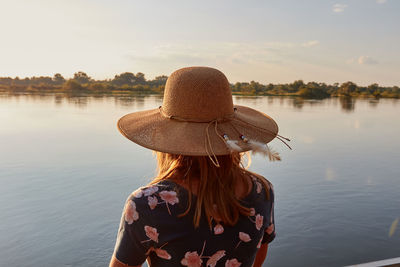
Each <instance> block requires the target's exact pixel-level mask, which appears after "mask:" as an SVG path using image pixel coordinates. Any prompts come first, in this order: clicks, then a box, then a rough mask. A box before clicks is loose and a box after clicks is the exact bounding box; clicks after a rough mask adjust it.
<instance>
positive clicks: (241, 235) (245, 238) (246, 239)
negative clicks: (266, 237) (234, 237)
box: [239, 232, 251, 242]
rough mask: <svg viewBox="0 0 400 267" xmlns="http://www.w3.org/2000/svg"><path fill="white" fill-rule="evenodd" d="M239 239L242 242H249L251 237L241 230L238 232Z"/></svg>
mask: <svg viewBox="0 0 400 267" xmlns="http://www.w3.org/2000/svg"><path fill="white" fill-rule="evenodd" d="M239 239H240V240H241V241H243V242H249V241H251V238H250V236H249V235H248V234H246V233H243V232H239Z"/></svg>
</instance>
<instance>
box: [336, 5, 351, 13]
mask: <svg viewBox="0 0 400 267" xmlns="http://www.w3.org/2000/svg"><path fill="white" fill-rule="evenodd" d="M346 7H347V5H345V4H334V5H333V7H332V10H333V12H335V13H341V12H343V11H344V9H345V8H346Z"/></svg>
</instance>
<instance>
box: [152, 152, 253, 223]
mask: <svg viewBox="0 0 400 267" xmlns="http://www.w3.org/2000/svg"><path fill="white" fill-rule="evenodd" d="M155 153H156V156H157V163H158V175H157V177H156V178H155V179H154V180H153V181H152V184H154V183H157V182H160V181H162V180H167V179H168V180H172V181H175V182H178V183H181V184H184V185H186V186H187V187H188V189H190V190H189V191H191V192H192V193H193V194H195V195H196V197H197V201H196V207H195V215H194V218H193V223H194V225H195V226H196V227H197V226H199V222H200V218H201V214H202V211H204V214H205V216H206V217H207V220H208V222H209V223H210V224H211V220H212V219H214V220H218V221H221V222H224V223H225V224H228V225H234V224H235V223H236V222H237V220H238V218H239V215H240V214H244V215H249V214H250V209H249V208H247V207H245V206H243V205H241V203H240V201H239V198H238V197H237V195H236V192H237V187H238V185H239V186H241V187H242V188H243V191H244V192H248V191H249V189H250V188H249V182H248V181H249V178H248V177H249V176H248V174H249V173H250V172H249V171H247V170H246V169H245V168H244V167H243V166H242V162H241V161H242V155H241V154H239V153H232V154H229V155H222V156H218V161H219V163H220V167H216V166H215V165H214V164H213V163H212V161H211V160H210V159H209V157H207V156H185V155H176V154H169V153H163V152H155ZM192 193H190V194H189V203H188V207H187V209H186V211H185V212H184V213H183V214H182V216H184V215H186V214H188V212H189V211H190V208H191V204H192V203H191V202H192Z"/></svg>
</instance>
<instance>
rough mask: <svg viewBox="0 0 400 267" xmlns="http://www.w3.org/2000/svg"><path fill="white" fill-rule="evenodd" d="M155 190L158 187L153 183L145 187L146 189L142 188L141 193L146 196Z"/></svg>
mask: <svg viewBox="0 0 400 267" xmlns="http://www.w3.org/2000/svg"><path fill="white" fill-rule="evenodd" d="M157 191H158V187H157V186H155V185H153V186H150V187H147V188H146V189H143V195H144V196H145V197H148V196H150V195H152V194H154V193H155V192H157Z"/></svg>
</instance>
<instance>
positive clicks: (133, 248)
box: [115, 177, 275, 267]
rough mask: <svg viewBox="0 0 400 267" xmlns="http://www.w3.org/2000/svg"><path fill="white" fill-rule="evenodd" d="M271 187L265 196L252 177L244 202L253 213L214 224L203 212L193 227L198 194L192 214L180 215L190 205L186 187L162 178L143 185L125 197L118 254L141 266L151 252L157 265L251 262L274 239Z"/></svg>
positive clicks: (232, 265) (243, 266)
mask: <svg viewBox="0 0 400 267" xmlns="http://www.w3.org/2000/svg"><path fill="white" fill-rule="evenodd" d="M269 191H270V192H269V194H270V199H269V200H267V199H266V197H265V195H266V192H265V190H264V188H263V187H262V186H261V182H259V180H258V178H255V177H253V188H252V191H251V193H250V194H249V195H248V196H246V197H245V198H244V199H242V200H241V201H242V203H243V205H245V206H246V207H249V208H254V214H253V215H254V216H240V218H239V221H238V223H237V224H236V225H234V226H227V225H224V224H223V223H218V222H216V221H215V220H213V221H212V228H211V229H210V227H209V225H208V222H207V220H206V218H205V216H202V219H201V222H200V227H198V228H196V229H195V228H194V226H193V215H194V205H195V203H196V197H193V200H192V201H193V202H192V209H191V211H190V212H189V214H188V215H186V216H183V217H178V215H179V214H181V213H183V212H184V211H185V210H186V208H187V204H188V192H187V190H186V189H184V188H183V187H182V186H180V185H178V184H176V183H174V182H171V181H163V182H160V183H158V184H155V185H154V186H151V187H144V188H140V189H138V190H137V191H135V192H133V193H132V194H131V195H130V196H129V198H128V199H127V202H126V205H125V208H124V212H123V214H122V218H121V224H120V228H119V231H118V237H117V243H116V247H115V256H116V258H117V259H118V260H119V261H121V262H123V263H125V264H128V265H130V266H135V265H141V264H142V263H143V262H144V261H145V260H146V258H147V257H149V259H150V261H151V266H156V267H158V266H163V267H164V266H165V267H167V266H190V267H192V266H193V267H194V266H228V267H237V266H241V267H247V266H248V267H250V266H252V264H253V262H254V259H255V255H256V252H257V249H258V247H259V246H260V244H261V243H267V242H268V243H269V242H271V241H272V240H273V239H274V238H275V226H274V223H275V222H274V216H273V203H274V192H273V188H272V185H271V186H270V190H269ZM261 216H262V217H261ZM239 264H240V265H239Z"/></svg>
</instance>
